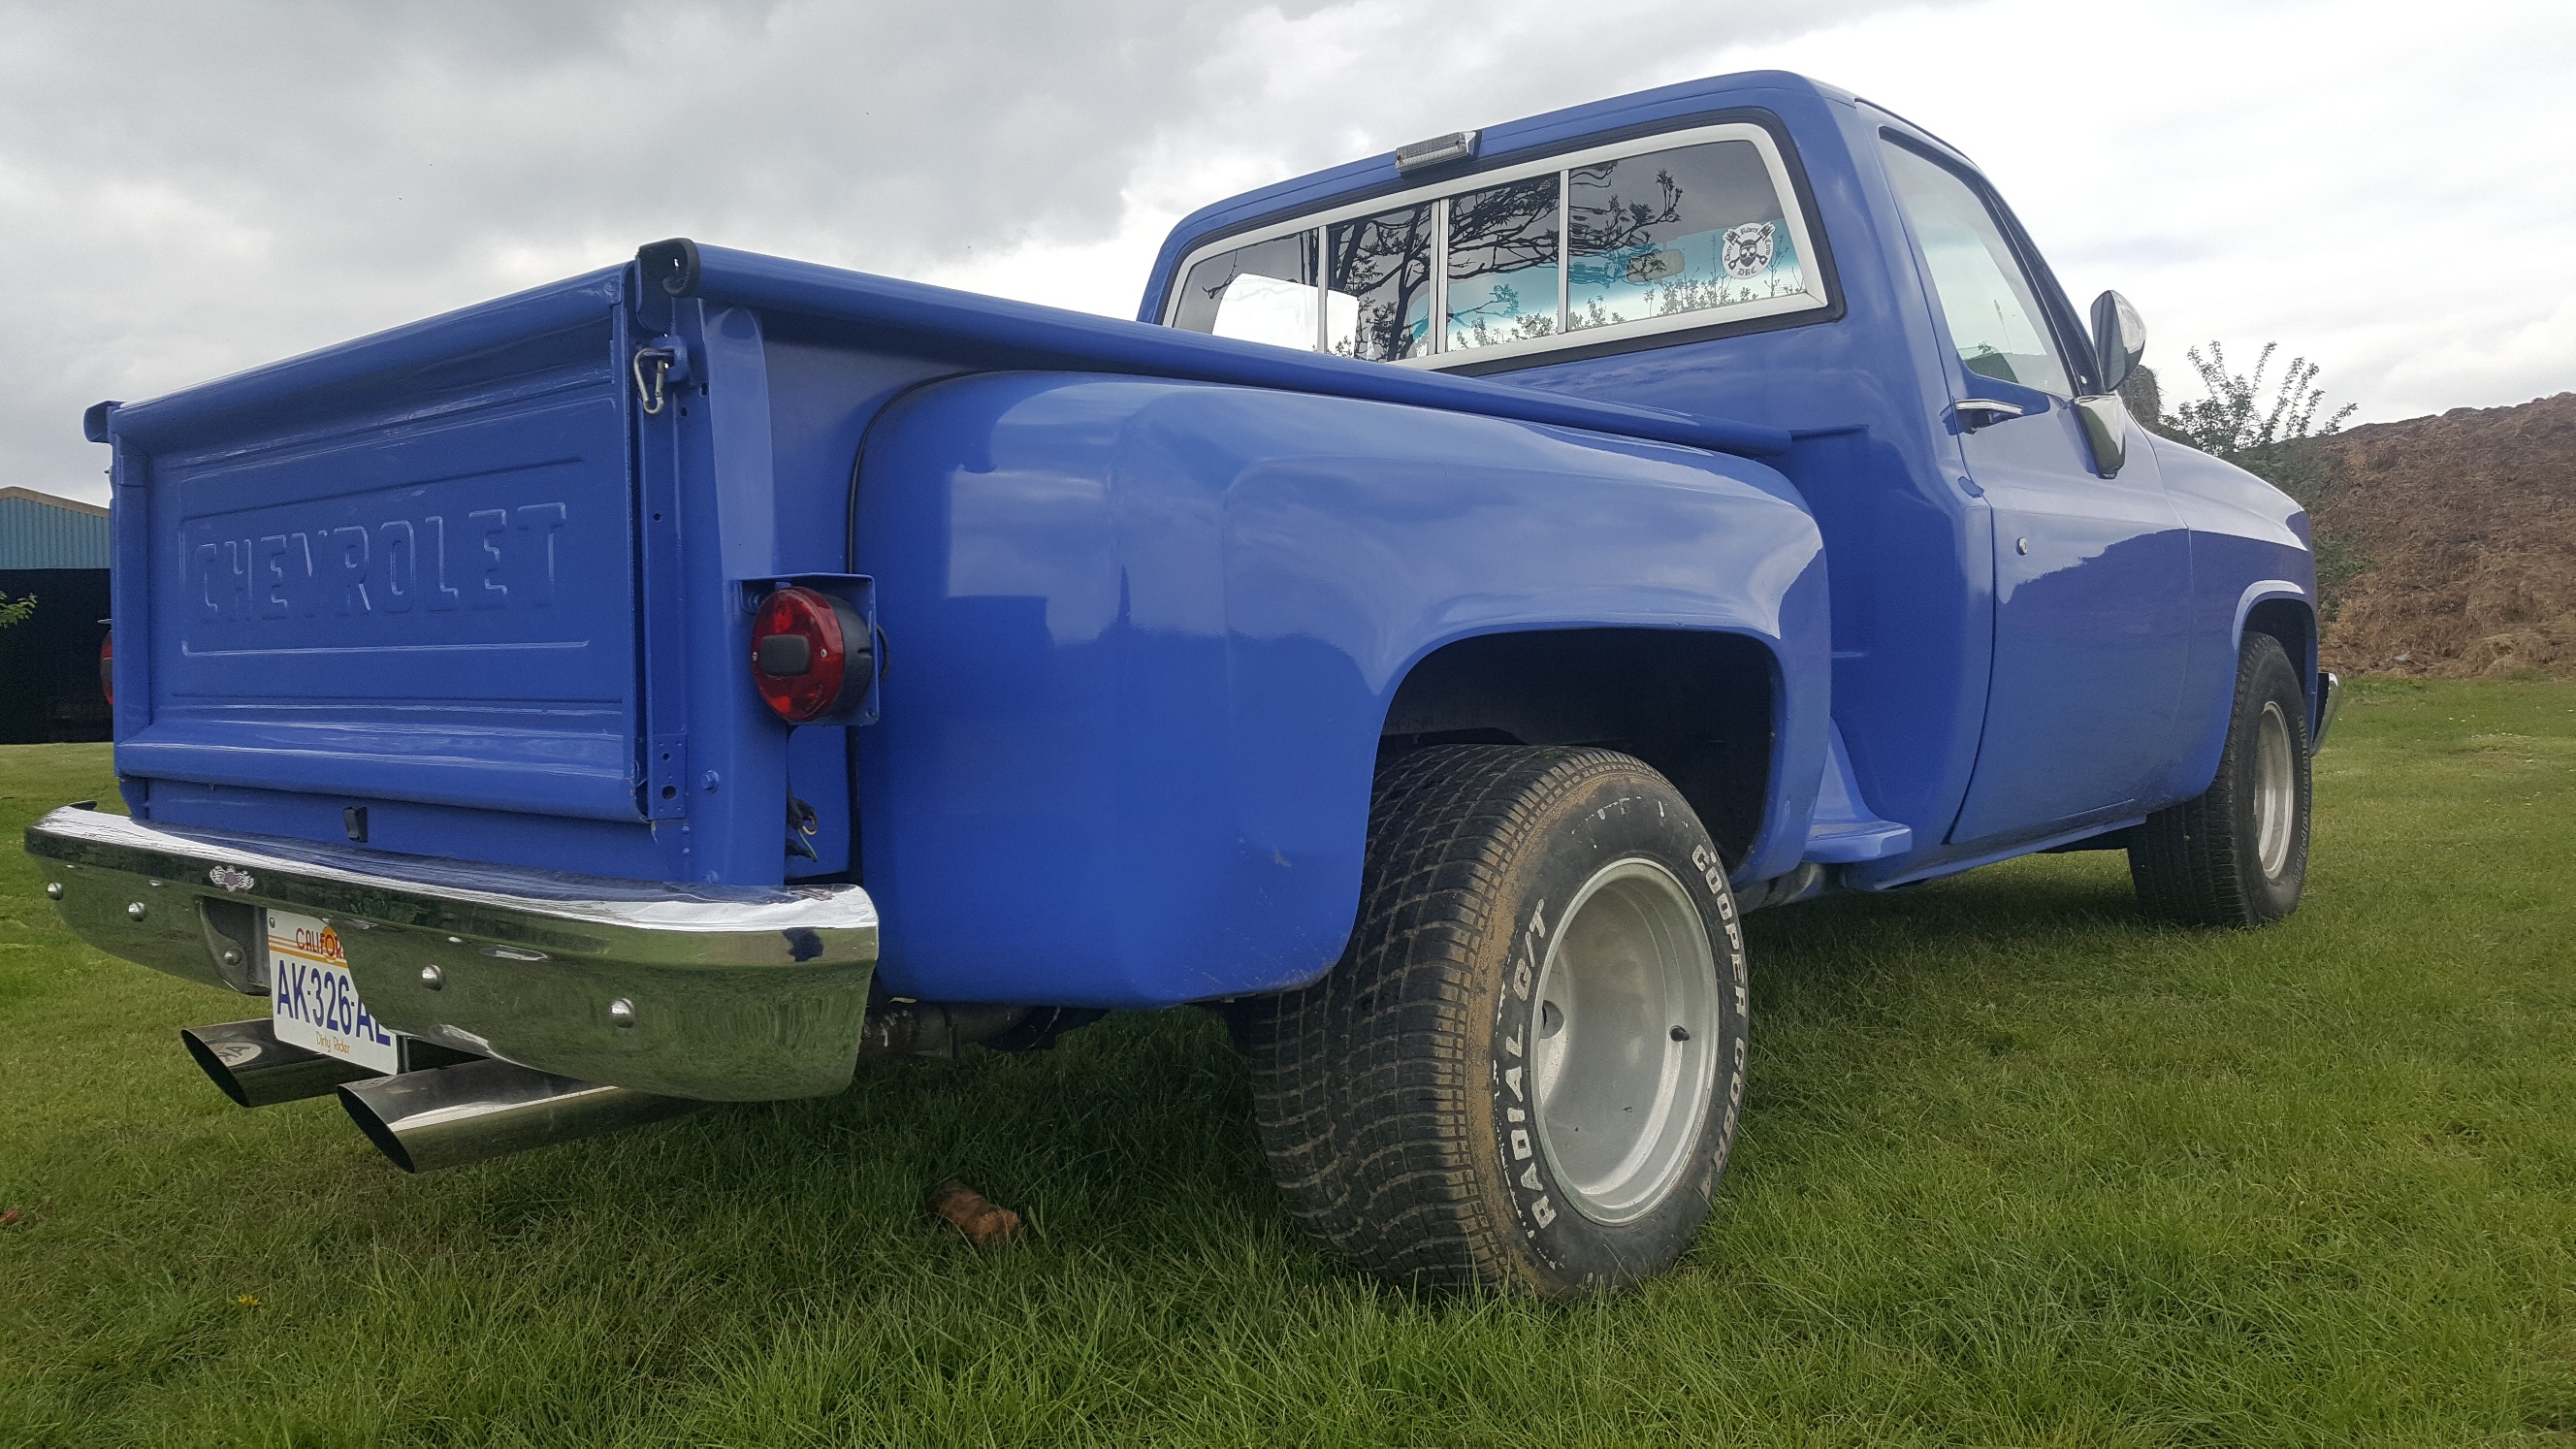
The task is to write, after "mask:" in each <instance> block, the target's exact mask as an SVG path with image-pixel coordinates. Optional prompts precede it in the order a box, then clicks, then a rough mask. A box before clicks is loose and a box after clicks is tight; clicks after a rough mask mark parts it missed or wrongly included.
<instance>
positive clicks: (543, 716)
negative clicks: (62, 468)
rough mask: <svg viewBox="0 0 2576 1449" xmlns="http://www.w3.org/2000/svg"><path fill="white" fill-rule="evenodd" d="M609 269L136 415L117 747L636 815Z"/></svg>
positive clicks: (517, 805) (185, 764)
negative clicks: (136, 653) (140, 584)
mask: <svg viewBox="0 0 2576 1449" xmlns="http://www.w3.org/2000/svg"><path fill="white" fill-rule="evenodd" d="M607 281H608V279H607V278H605V277H593V278H584V279H581V282H580V283H577V284H567V285H566V286H563V287H558V288H552V289H548V290H547V291H546V292H543V293H530V294H525V295H523V296H521V297H516V298H510V299H505V300H504V301H503V302H498V303H494V304H491V305H490V306H489V307H485V308H478V309H475V310H474V311H473V312H471V313H464V314H456V315H454V316H451V317H448V318H442V319H437V320H436V321H433V322H430V323H424V324H421V325H420V326H419V327H416V328H410V329H405V330H404V331H403V332H401V333H396V334H387V335H386V336H385V337H382V338H379V339H371V340H370V341H369V342H368V343H367V344H364V345H362V346H353V347H352V348H349V349H334V350H333V351H332V352H325V353H318V354H314V355H313V356H311V357H307V358H302V359H298V360H296V361H294V362H289V363H282V364H279V365H278V366H276V367H274V368H268V369H262V370H261V371H259V372H255V373H249V374H245V375H243V376H242V377H238V378H234V379H230V380H228V381H226V382H222V383H216V384H210V385H209V386H208V387H206V388H201V389H196V390H194V391H193V392H191V393H182V394H178V395H175V396H174V397H172V398H169V399H164V400H161V401H159V402H155V403H151V404H145V405H142V406H140V407H136V408H128V409H123V410H120V411H119V412H118V413H117V414H115V415H114V421H113V423H112V425H111V426H112V430H113V432H114V436H115V441H116V443H117V465H116V467H117V474H116V476H117V483H118V487H117V490H116V492H117V505H118V511H117V519H116V527H117V530H118V565H119V568H120V569H121V570H124V571H126V572H129V573H130V572H132V571H133V570H134V568H135V567H136V566H137V565H140V566H141V568H142V570H143V571H144V574H145V576H146V578H147V580H148V584H149V587H148V589H146V590H142V591H137V590H135V589H132V588H130V587H126V586H125V585H127V584H128V582H129V581H128V580H125V579H120V580H119V584H120V587H119V588H118V590H117V601H118V622H119V623H120V625H122V626H123V627H122V628H120V630H119V633H120V635H122V636H124V637H120V638H119V640H118V652H119V655H120V656H121V657H120V659H119V665H120V670H121V672H120V676H119V684H120V690H121V691H124V692H121V693H120V696H119V699H118V704H119V711H118V714H119V720H118V726H119V728H118V734H119V742H118V752H117V764H118V769H119V771H120V773H123V774H126V775H141V776H146V777H158V778H167V779H177V780H189V781H198V782H203V783H207V784H215V785H242V786H255V787H260V788H265V789H273V790H290V791H307V792H315V793H324V794H331V795H338V796H358V797H361V798H375V799H394V800H409V801H421V802H430V803H437V804H447V805H459V806H473V807H484V808H493V809H503V810H516V811H535V812H543V813H547V814H561V815H577V816H586V817H590V818H595V819H622V820H634V819H638V818H640V817H641V816H642V815H643V813H644V812H643V810H642V809H641V808H640V807H639V803H638V802H639V795H638V788H637V787H638V783H639V781H640V779H641V771H640V770H639V768H638V741H639V739H640V738H641V736H642V723H641V719H640V706H639V690H638V681H637V644H636V628H637V626H636V598H637V591H636V549H635V541H634V515H635V503H634V499H635V485H634V468H633V464H632V462H631V449H630V447H629V442H628V432H629V430H628V419H627V416H626V409H627V406H628V403H627V396H628V394H627V390H626V389H625V387H624V386H623V378H622V375H621V374H620V373H619V371H618V370H617V368H616V367H615V364H614V359H615V358H616V356H617V355H618V354H619V349H620V347H621V345H622V338H621V336H620V335H619V334H620V330H621V323H620V321H619V319H618V314H617V312H616V309H615V307H614V305H613V298H614V292H613V289H612V288H610V287H608V286H606V285H604V284H605V283H606V282H607ZM584 284H588V285H584ZM138 503H139V504H140V505H141V508H140V510H139V511H138V509H137V507H136V505H137V504H138ZM137 605H141V606H142V607H141V609H140V610H139V611H138V609H137ZM138 612H141V613H142V614H143V615H144V616H145V619H146V620H148V622H145V623H144V624H143V627H141V628H137V627H136V624H137V621H136V618H135V616H136V614H137V613H138ZM137 633H139V634H141V635H142V636H143V637H142V638H141V639H140V640H134V639H133V636H134V635H135V634H137ZM129 641H131V642H129ZM134 643H140V644H141V645H142V646H143V649H142V651H141V652H142V653H143V654H144V655H145V658H143V659H141V660H139V661H135V662H134V664H133V665H129V664H128V661H127V660H126V659H125V658H123V657H122V656H124V655H126V654H127V652H128V651H129V649H131V648H132V647H133V644H134ZM129 669H130V670H131V672H123V671H126V670H129ZM138 674H139V675H141V676H142V678H141V679H140V680H139V681H138V680H137V679H136V677H135V676H136V675H138ZM138 682H140V683H141V684H142V685H143V689H142V690H141V691H140V692H141V693H142V694H143V696H144V698H143V699H141V700H138V701H133V702H132V703H131V704H130V703H129V701H128V699H127V698H126V693H127V692H134V690H133V687H134V685H135V684H136V683H138ZM137 706H140V707H139V708H138V707H137ZM138 716H139V717H138Z"/></svg>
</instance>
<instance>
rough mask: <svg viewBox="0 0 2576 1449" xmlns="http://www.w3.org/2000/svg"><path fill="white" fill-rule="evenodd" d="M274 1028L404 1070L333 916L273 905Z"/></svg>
mask: <svg viewBox="0 0 2576 1449" xmlns="http://www.w3.org/2000/svg"><path fill="white" fill-rule="evenodd" d="M265 914H266V915H267V917H268V1006H269V1016H270V1018H271V1020H270V1024H269V1029H270V1030H271V1031H273V1032H275V1033H276V1034H277V1039H278V1040H279V1041H282V1042H285V1043H287V1044H288V1045H289V1046H300V1047H302V1048H304V1049H305V1050H306V1051H309V1052H320V1053H321V1054H322V1055H324V1056H326V1057H340V1058H342V1059H344V1060H347V1061H351V1062H355V1063H356V1064H358V1065H359V1066H362V1067H369V1068H372V1069H374V1070H376V1071H379V1072H394V1071H399V1070H401V1065H402V1052H401V1048H400V1047H398V1046H397V1045H396V1044H395V1039H394V1033H393V1029H392V1028H390V1027H388V1026H386V1025H385V1024H384V1023H383V1022H380V1021H378V1020H376V1019H375V1018H374V1017H373V1016H370V1015H369V1014H368V1013H367V1008H366V1005H365V1003H363V1002H361V1001H359V1000H358V988H357V986H356V984H355V983H353V982H352V981H350V980H349V958H348V957H347V956H344V955H342V954H341V952H340V933H339V932H337V931H335V930H333V929H332V928H331V924H330V923H329V922H327V921H323V920H318V919H316V918H315V917H312V916H299V915H297V914H295V913H294V912H293V911H269V912H266V913H265Z"/></svg>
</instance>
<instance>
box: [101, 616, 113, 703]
mask: <svg viewBox="0 0 2576 1449" xmlns="http://www.w3.org/2000/svg"><path fill="white" fill-rule="evenodd" d="M98 692H99V693H101V694H103V695H106V696H107V702H108V704H109V705H110V706H114V705H115V703H116V631H115V630H114V629H110V630H108V631H107V637H106V638H104V639H101V640H99V641H98Z"/></svg>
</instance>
